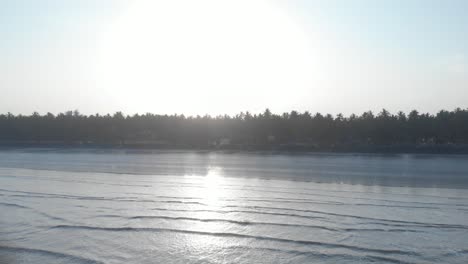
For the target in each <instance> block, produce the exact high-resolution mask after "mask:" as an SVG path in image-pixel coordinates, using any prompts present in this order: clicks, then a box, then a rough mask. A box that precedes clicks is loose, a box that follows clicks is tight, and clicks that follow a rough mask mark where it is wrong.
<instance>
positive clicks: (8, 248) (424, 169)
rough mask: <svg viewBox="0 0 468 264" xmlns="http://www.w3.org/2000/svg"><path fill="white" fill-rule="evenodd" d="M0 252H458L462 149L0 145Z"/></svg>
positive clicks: (4, 259) (327, 257)
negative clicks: (370, 151) (399, 151)
mask: <svg viewBox="0 0 468 264" xmlns="http://www.w3.org/2000/svg"><path fill="white" fill-rule="evenodd" d="M0 263H463V264H465V263H468V156H443V155H439V156H437V155H351V154H301V155H298V154H295V155H287V154H265V153H221V152H183V151H162V152H157V151H153V152H151V151H147V152H141V151H129V150H118V151H115V150H114V151H111V150H90V149H87V150H60V149H58V150H52V149H33V150H31V149H25V150H20V149H12V150H2V151H0Z"/></svg>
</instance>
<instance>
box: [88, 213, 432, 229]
mask: <svg viewBox="0 0 468 264" xmlns="http://www.w3.org/2000/svg"><path fill="white" fill-rule="evenodd" d="M96 217H111V218H123V219H130V220H131V219H162V220H187V221H197V222H219V223H230V224H236V225H242V226H249V225H264V226H287V227H302V228H312V229H322V230H327V231H333V232H409V233H424V231H421V230H411V229H383V228H331V227H325V226H319V225H304V224H285V223H273V222H256V221H238V220H231V219H219V218H195V217H177V216H176V217H173V216H161V215H138V216H121V215H98V216H96Z"/></svg>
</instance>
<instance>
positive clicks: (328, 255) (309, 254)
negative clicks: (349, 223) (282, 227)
mask: <svg viewBox="0 0 468 264" xmlns="http://www.w3.org/2000/svg"><path fill="white" fill-rule="evenodd" d="M225 248H226V249H233V250H242V251H251V250H261V251H270V252H273V253H275V252H278V253H283V254H291V255H298V256H306V257H309V258H314V259H329V260H333V259H336V260H346V261H348V262H350V263H362V262H363V261H365V260H369V261H372V262H378V263H394V264H412V263H411V262H407V261H403V260H399V259H395V258H389V257H381V256H374V255H365V256H355V255H350V254H334V253H326V254H325V253H323V254H322V253H317V252H311V251H301V250H292V249H280V248H267V247H248V246H230V247H225Z"/></svg>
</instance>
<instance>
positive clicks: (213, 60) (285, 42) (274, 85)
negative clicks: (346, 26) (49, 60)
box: [97, 0, 318, 114]
mask: <svg viewBox="0 0 468 264" xmlns="http://www.w3.org/2000/svg"><path fill="white" fill-rule="evenodd" d="M311 50H313V43H312V42H311V41H310V40H309V39H308V37H307V36H306V34H305V33H304V32H303V31H302V30H301V28H300V27H299V26H297V24H296V23H295V22H294V21H293V20H292V19H291V18H290V17H289V16H288V15H287V14H286V13H285V12H284V11H283V10H281V9H280V8H279V7H277V6H275V5H274V4H273V3H271V2H267V1H215V0H212V1H210V0H207V1H181V0H176V1H135V2H132V4H131V6H129V7H128V10H127V11H126V12H125V13H124V14H123V15H122V16H121V17H119V18H118V19H117V20H116V21H115V22H114V23H113V24H112V26H111V27H110V29H109V30H108V31H107V32H106V33H105V34H103V37H102V40H101V41H100V48H99V52H98V54H99V55H98V63H97V65H98V76H99V77H98V83H97V85H98V86H99V87H100V88H101V89H106V90H107V93H108V98H111V100H110V102H109V104H111V105H112V106H113V107H114V108H115V109H123V110H124V111H127V112H147V111H151V112H166V113H168V112H169V113H171V112H178V113H181V112H182V113H186V114H204V113H209V114H221V113H233V112H238V111H239V109H249V110H253V111H255V110H261V109H263V108H264V107H265V106H263V105H259V104H258V102H259V100H260V101H262V100H263V98H265V96H268V98H269V104H271V105H278V106H281V105H284V102H283V101H284V100H283V98H284V96H285V94H284V91H285V90H287V88H291V87H294V88H295V89H296V90H295V97H294V98H302V96H303V95H304V94H305V93H307V92H308V90H309V88H310V87H309V85H310V80H309V79H310V78H311V77H310V76H311V72H314V69H313V68H314V64H312V62H314V61H315V62H316V61H317V60H318V57H317V54H315V56H312V54H311ZM315 65H316V64H315ZM315 68H317V67H315ZM294 98H292V99H291V100H294ZM298 100H299V99H298ZM289 103H291V101H290V102H289ZM218 111H221V112H218Z"/></svg>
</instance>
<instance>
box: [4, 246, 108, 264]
mask: <svg viewBox="0 0 468 264" xmlns="http://www.w3.org/2000/svg"><path fill="white" fill-rule="evenodd" d="M0 251H6V252H11V253H21V254H24V253H26V254H40V255H44V256H49V257H54V258H60V259H65V260H67V261H73V262H78V263H84V264H102V263H104V262H100V261H96V260H92V259H88V258H83V257H79V256H75V255H71V254H65V253H61V252H55V251H49V250H43V249H34V248H24V247H10V246H1V245H0Z"/></svg>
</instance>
